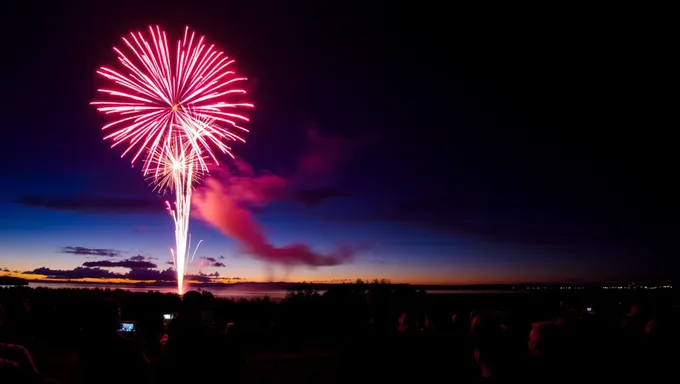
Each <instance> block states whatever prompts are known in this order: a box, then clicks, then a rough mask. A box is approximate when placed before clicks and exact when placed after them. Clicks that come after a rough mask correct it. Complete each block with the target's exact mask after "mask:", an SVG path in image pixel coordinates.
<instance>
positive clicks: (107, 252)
mask: <svg viewBox="0 0 680 384" xmlns="http://www.w3.org/2000/svg"><path fill="white" fill-rule="evenodd" d="M61 252H62V253H70V254H73V255H86V256H106V257H117V256H120V255H121V253H122V252H121V251H119V250H116V249H110V248H88V247H71V246H68V247H63V248H62V249H61Z"/></svg>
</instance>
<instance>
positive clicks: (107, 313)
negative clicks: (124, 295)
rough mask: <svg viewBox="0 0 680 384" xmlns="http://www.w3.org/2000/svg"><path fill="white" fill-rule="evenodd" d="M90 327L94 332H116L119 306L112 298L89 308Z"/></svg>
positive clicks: (118, 320)
mask: <svg viewBox="0 0 680 384" xmlns="http://www.w3.org/2000/svg"><path fill="white" fill-rule="evenodd" d="M91 310H92V312H91V315H92V321H91V323H90V324H89V325H90V329H91V330H92V331H94V332H96V333H116V332H117V331H118V324H119V322H120V306H119V305H118V302H117V301H116V300H114V299H105V300H102V301H99V302H97V303H95V305H93V306H92V308H91Z"/></svg>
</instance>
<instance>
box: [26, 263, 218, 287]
mask: <svg viewBox="0 0 680 384" xmlns="http://www.w3.org/2000/svg"><path fill="white" fill-rule="evenodd" d="M23 273H24V274H31V275H41V276H45V277H49V278H52V279H65V280H66V279H69V280H70V279H85V278H91V279H128V280H143V281H156V282H175V281H177V276H176V274H175V271H174V270H173V269H172V268H168V269H165V270H157V269H146V268H141V269H132V270H130V271H129V272H127V273H117V272H112V271H109V270H106V269H102V268H89V267H76V268H74V269H50V268H47V267H40V268H37V269H34V270H32V271H25V272H23ZM213 276H219V274H218V275H207V274H204V273H201V272H199V273H198V274H187V275H185V279H187V280H194V281H199V282H203V283H205V282H209V281H210V279H211V278H212V277H213Z"/></svg>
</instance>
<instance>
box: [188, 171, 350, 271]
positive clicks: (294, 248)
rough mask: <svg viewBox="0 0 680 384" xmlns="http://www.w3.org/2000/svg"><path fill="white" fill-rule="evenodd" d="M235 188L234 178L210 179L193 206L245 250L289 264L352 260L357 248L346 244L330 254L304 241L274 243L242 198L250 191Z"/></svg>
mask: <svg viewBox="0 0 680 384" xmlns="http://www.w3.org/2000/svg"><path fill="white" fill-rule="evenodd" d="M233 187H234V185H233V184H232V180H231V179H230V180H228V181H227V182H224V183H222V182H220V181H219V180H217V179H215V178H209V179H207V180H205V182H204V184H203V187H202V188H200V189H198V190H197V191H196V192H195V193H194V205H195V207H196V214H197V216H198V217H199V218H200V219H202V220H204V221H206V222H207V223H209V224H211V225H212V226H214V227H215V228H217V229H218V230H219V231H221V232H222V233H223V234H225V235H227V236H230V237H232V238H233V239H235V240H236V241H238V242H239V243H240V244H241V246H242V247H243V249H244V252H246V253H249V254H250V255H252V256H253V257H255V258H257V259H260V260H263V261H267V262H270V263H276V264H282V265H288V266H292V265H308V266H315V267H318V266H330V265H338V264H343V263H347V262H349V261H351V260H352V259H353V256H354V251H353V250H352V249H351V248H349V247H346V246H341V247H338V249H337V250H336V251H334V252H330V253H327V254H322V253H318V252H315V251H313V250H312V249H311V247H310V246H309V245H307V244H302V243H298V244H291V245H287V246H284V247H277V246H274V245H273V244H271V243H270V242H269V240H268V239H267V238H266V237H265V235H264V229H263V228H262V227H261V226H260V225H259V224H258V223H257V222H256V221H255V218H254V217H253V215H252V213H251V212H250V211H248V209H247V208H245V206H247V204H244V203H247V202H248V201H249V200H248V199H247V200H246V201H243V200H242V197H243V196H247V194H243V193H236V194H233V193H232V192H231V191H232V189H233Z"/></svg>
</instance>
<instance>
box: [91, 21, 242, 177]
mask: <svg viewBox="0 0 680 384" xmlns="http://www.w3.org/2000/svg"><path fill="white" fill-rule="evenodd" d="M148 32H149V38H150V40H148V39H147V38H145V37H144V35H143V34H142V33H141V32H132V33H130V34H129V36H128V37H123V42H124V43H125V46H127V49H128V50H129V52H128V54H125V53H123V51H122V50H119V49H118V48H114V51H115V52H116V53H117V54H118V60H119V61H120V63H121V64H122V67H123V68H124V70H114V69H111V68H108V67H101V68H100V69H99V70H98V71H97V73H98V74H99V75H101V76H104V77H105V78H107V79H109V80H110V81H111V82H112V83H113V84H115V86H114V87H111V88H104V89H98V92H101V93H103V94H105V95H108V97H107V98H106V100H102V101H94V102H92V104H94V105H97V110H99V111H100V112H104V113H106V114H107V115H112V116H115V119H114V121H112V122H111V123H109V124H106V125H105V126H104V127H103V128H102V129H103V130H112V132H111V133H109V134H108V135H106V136H105V139H109V140H112V141H113V144H112V147H115V146H118V145H126V146H127V148H126V149H125V151H124V152H123V154H122V155H121V157H123V156H125V155H126V154H127V153H129V152H133V153H135V154H134V157H133V158H132V163H134V162H135V161H136V160H137V159H138V158H140V156H141V157H142V158H143V159H144V166H143V171H144V174H145V175H147V174H148V172H149V170H150V168H151V167H156V170H155V172H159V171H158V169H157V167H158V164H160V163H162V162H163V159H162V154H163V152H164V148H166V147H169V144H172V143H173V142H175V141H177V142H183V143H188V145H190V146H191V148H192V150H193V151H195V153H197V154H199V155H197V156H196V157H195V158H196V159H199V160H198V161H199V164H198V168H199V169H200V170H202V171H207V168H206V163H205V159H206V158H207V159H212V160H213V161H214V162H215V163H216V164H217V163H218V161H217V158H216V156H215V153H214V151H213V149H216V150H218V151H220V152H222V153H225V154H229V155H230V156H232V157H233V155H232V154H231V151H230V148H229V147H228V146H227V144H226V142H228V141H232V140H238V141H242V142H244V140H243V139H242V138H241V137H240V136H239V135H238V134H237V132H239V131H243V132H247V131H248V130H247V129H246V128H244V127H242V126H240V125H239V124H240V123H243V122H247V121H248V118H247V117H246V116H244V115H242V114H240V113H238V110H239V109H241V108H243V107H247V108H252V107H253V104H251V103H248V102H245V101H244V97H245V94H246V91H245V90H243V89H241V88H239V87H238V85H239V84H241V83H243V82H244V81H245V80H246V78H245V77H239V76H238V75H237V74H236V73H235V72H234V71H233V70H231V68H232V64H233V63H234V60H233V59H230V58H229V57H227V56H226V55H225V54H224V52H222V51H220V50H218V49H216V48H215V46H214V45H207V44H206V42H205V38H204V37H203V36H201V37H200V38H197V37H196V33H195V32H192V31H189V28H188V27H187V28H186V29H185V30H184V38H183V39H181V40H179V41H177V47H176V49H175V50H172V51H171V49H170V46H169V44H168V39H167V37H166V34H165V31H162V30H161V29H160V27H158V26H156V27H149V31H148ZM208 121H209V122H210V123H209V124H206V122H208ZM157 156H158V158H156V157H157Z"/></svg>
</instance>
